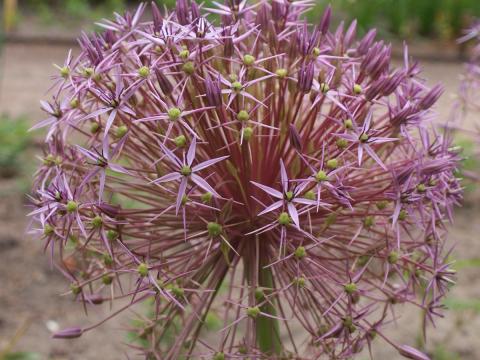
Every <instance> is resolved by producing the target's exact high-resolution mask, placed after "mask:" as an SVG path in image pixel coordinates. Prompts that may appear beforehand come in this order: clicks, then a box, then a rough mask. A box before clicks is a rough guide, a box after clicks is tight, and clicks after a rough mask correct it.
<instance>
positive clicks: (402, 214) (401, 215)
mask: <svg viewBox="0 0 480 360" xmlns="http://www.w3.org/2000/svg"><path fill="white" fill-rule="evenodd" d="M407 216H408V212H407V210H404V209H402V210H400V213H399V214H398V220H400V221H404V220H405V219H406V218H407Z"/></svg>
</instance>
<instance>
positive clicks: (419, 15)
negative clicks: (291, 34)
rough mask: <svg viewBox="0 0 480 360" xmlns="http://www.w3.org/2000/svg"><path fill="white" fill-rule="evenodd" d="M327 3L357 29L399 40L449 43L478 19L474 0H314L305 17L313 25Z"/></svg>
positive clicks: (479, 10) (479, 11)
mask: <svg viewBox="0 0 480 360" xmlns="http://www.w3.org/2000/svg"><path fill="white" fill-rule="evenodd" d="M329 3H331V5H332V7H333V9H334V10H335V11H334V14H336V16H338V13H341V15H343V17H346V18H347V19H348V20H353V19H355V18H356V19H357V20H358V25H359V28H360V30H362V31H366V30H368V29H369V28H371V27H376V28H378V30H379V31H380V32H381V33H382V35H385V34H391V35H395V36H400V37H409V36H414V35H415V36H418V35H420V36H425V37H435V38H441V39H448V40H452V39H455V38H457V37H458V36H459V35H460V34H461V32H462V30H464V29H465V28H466V27H468V26H469V25H470V23H471V21H472V19H473V18H475V17H480V1H478V0H335V1H333V0H318V4H317V6H316V7H315V11H313V12H312V13H311V14H309V19H310V20H311V21H313V22H315V21H316V19H319V18H320V16H321V14H322V12H323V9H324V8H325V6H326V5H327V4H329Z"/></svg>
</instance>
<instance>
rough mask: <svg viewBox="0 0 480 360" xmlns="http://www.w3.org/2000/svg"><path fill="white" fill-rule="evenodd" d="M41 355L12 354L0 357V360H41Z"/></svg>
mask: <svg viewBox="0 0 480 360" xmlns="http://www.w3.org/2000/svg"><path fill="white" fill-rule="evenodd" d="M40 359H41V357H40V354H37V353H33V352H12V353H8V354H5V355H2V356H0V360H40Z"/></svg>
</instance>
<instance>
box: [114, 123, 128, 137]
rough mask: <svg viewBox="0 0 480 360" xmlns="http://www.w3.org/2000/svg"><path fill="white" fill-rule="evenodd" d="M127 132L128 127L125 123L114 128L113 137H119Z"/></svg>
mask: <svg viewBox="0 0 480 360" xmlns="http://www.w3.org/2000/svg"><path fill="white" fill-rule="evenodd" d="M127 132H128V127H127V126H126V125H121V126H119V127H117V129H116V130H115V137H116V138H117V139H121V138H122V137H124V136H125V134H126V133H127Z"/></svg>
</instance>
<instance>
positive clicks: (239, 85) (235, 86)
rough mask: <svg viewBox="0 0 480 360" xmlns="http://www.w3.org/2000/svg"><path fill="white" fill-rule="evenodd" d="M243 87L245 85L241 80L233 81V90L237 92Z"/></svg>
mask: <svg viewBox="0 0 480 360" xmlns="http://www.w3.org/2000/svg"><path fill="white" fill-rule="evenodd" d="M242 88H243V86H242V83H241V82H239V81H234V82H233V83H232V90H233V91H235V92H240V91H242Z"/></svg>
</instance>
